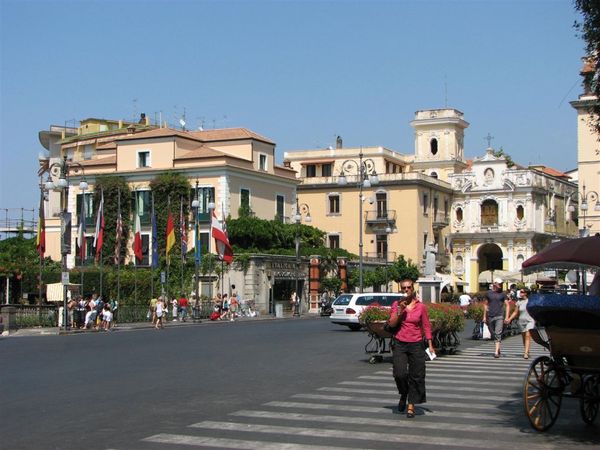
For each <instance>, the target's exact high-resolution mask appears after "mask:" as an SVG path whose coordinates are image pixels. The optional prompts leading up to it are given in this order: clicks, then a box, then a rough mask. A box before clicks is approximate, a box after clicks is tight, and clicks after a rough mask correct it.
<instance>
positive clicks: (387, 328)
mask: <svg viewBox="0 0 600 450" xmlns="http://www.w3.org/2000/svg"><path fill="white" fill-rule="evenodd" d="M399 330H400V324H399V323H398V324H397V325H396V326H395V327H392V326H391V325H390V323H389V322H388V321H386V322H385V323H384V324H383V331H385V332H386V333H390V334H391V335H392V336H396V333H397V332H398V331H399Z"/></svg>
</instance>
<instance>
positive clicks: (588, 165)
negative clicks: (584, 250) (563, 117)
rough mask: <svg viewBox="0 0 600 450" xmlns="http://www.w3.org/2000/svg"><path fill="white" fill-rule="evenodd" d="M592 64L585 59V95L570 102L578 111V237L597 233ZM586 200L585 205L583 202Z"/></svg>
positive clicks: (599, 187)
mask: <svg viewBox="0 0 600 450" xmlns="http://www.w3.org/2000/svg"><path fill="white" fill-rule="evenodd" d="M590 64H591V61H590V60H588V59H587V58H584V66H583V69H582V71H581V75H582V76H583V78H584V83H583V88H584V93H583V94H582V95H580V96H579V99H578V100H575V101H573V102H571V106H572V107H573V108H575V110H576V111H577V166H578V178H579V192H578V194H576V195H575V196H576V197H578V200H579V221H580V223H579V228H580V233H581V234H595V233H600V203H599V200H600V198H598V194H600V141H599V140H598V139H599V136H598V134H597V132H596V131H595V130H594V129H593V127H592V126H591V125H590V119H591V114H590V112H589V110H590V107H591V106H592V105H595V104H597V103H598V99H597V98H596V97H595V96H594V95H593V94H592V92H591V89H590V81H591V80H590V76H591V74H592V70H593V67H592V66H591V65H590ZM584 200H585V202H584Z"/></svg>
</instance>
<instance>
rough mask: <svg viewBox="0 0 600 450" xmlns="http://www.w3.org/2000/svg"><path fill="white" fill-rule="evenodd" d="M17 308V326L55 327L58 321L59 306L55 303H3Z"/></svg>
mask: <svg viewBox="0 0 600 450" xmlns="http://www.w3.org/2000/svg"><path fill="white" fill-rule="evenodd" d="M9 306H12V307H13V308H15V310H16V311H15V325H16V326H17V328H29V327H55V326H56V323H57V322H56V321H57V307H56V306H55V305H43V306H38V305H1V306H0V311H1V309H2V308H4V307H9Z"/></svg>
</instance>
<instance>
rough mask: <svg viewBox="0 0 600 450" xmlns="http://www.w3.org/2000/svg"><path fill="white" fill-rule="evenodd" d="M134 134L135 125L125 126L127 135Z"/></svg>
mask: <svg viewBox="0 0 600 450" xmlns="http://www.w3.org/2000/svg"><path fill="white" fill-rule="evenodd" d="M133 133H135V125H134V124H132V123H131V124H129V125H127V134H133Z"/></svg>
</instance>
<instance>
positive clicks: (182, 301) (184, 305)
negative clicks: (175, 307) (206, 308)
mask: <svg viewBox="0 0 600 450" xmlns="http://www.w3.org/2000/svg"><path fill="white" fill-rule="evenodd" d="M188 308H189V302H188V299H187V298H186V296H185V294H184V293H183V292H182V293H181V297H179V318H180V319H181V321H182V322H185V321H186V320H187V316H188Z"/></svg>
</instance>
